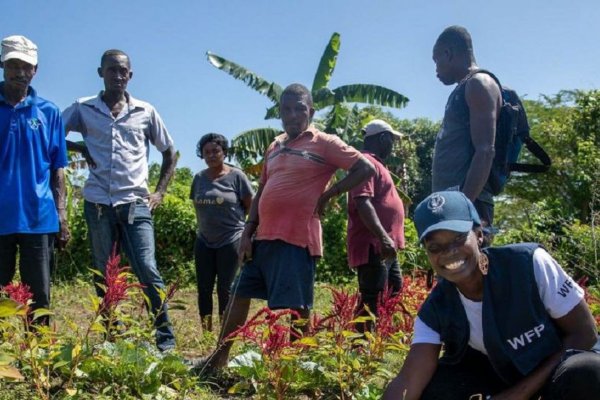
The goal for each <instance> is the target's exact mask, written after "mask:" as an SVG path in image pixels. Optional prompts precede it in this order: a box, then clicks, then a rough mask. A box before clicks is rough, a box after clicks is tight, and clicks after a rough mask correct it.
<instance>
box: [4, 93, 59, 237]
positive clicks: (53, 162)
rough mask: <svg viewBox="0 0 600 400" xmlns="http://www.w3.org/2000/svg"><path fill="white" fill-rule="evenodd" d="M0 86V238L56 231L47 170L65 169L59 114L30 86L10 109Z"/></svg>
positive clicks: (54, 207)
mask: <svg viewBox="0 0 600 400" xmlns="http://www.w3.org/2000/svg"><path fill="white" fill-rule="evenodd" d="M3 93H4V82H1V83H0V235H8V234H13V233H36V234H39V233H52V232H58V214H57V212H56V206H55V204H54V198H53V196H52V189H51V185H50V179H51V172H52V171H53V170H56V169H59V168H63V167H65V166H66V165H67V148H66V142H65V131H64V127H63V123H62V118H61V115H60V110H59V109H58V107H56V106H55V105H54V104H53V103H51V102H49V101H47V100H45V99H43V98H41V97H38V96H37V94H36V92H35V90H34V89H33V88H32V87H29V90H28V93H27V98H25V100H23V101H22V102H21V103H19V104H17V105H16V106H15V107H13V106H12V105H10V104H9V103H8V102H7V101H6V100H5V98H4V95H3Z"/></svg>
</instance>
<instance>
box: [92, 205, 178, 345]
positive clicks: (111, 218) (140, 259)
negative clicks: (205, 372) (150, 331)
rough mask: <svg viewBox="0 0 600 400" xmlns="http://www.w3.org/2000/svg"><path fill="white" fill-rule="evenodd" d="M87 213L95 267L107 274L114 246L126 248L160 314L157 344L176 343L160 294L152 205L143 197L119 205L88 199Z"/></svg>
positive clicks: (153, 308)
mask: <svg viewBox="0 0 600 400" xmlns="http://www.w3.org/2000/svg"><path fill="white" fill-rule="evenodd" d="M84 214H85V220H86V222H87V225H88V235H89V237H90V242H91V245H92V258H93V262H94V268H95V269H97V270H98V271H100V272H102V274H103V275H104V271H105V266H106V263H107V261H108V258H109V257H110V255H111V253H112V251H113V248H115V247H116V249H117V251H119V250H120V248H122V249H123V250H124V251H125V254H126V255H127V258H128V259H129V262H130V263H131V268H132V270H133V272H134V273H135V275H136V276H137V278H138V279H139V281H140V283H141V284H142V285H144V287H145V288H144V293H145V294H146V296H147V297H148V299H149V300H150V307H151V310H152V313H153V314H154V315H155V317H156V319H155V322H154V324H155V327H156V346H157V347H158V348H159V349H160V350H167V349H169V348H172V347H173V346H175V335H174V334H173V328H172V326H171V323H170V322H169V315H168V311H167V305H166V304H163V302H162V300H161V299H160V294H159V290H164V288H165V284H164V282H163V280H162V277H161V276H160V273H159V272H158V268H157V266H156V258H155V257H154V224H153V222H152V215H151V214H150V209H149V208H148V206H147V205H146V204H145V203H144V202H143V201H142V200H138V201H136V202H133V203H127V204H121V205H118V206H107V205H104V204H96V203H91V202H89V201H86V202H85V203H84ZM96 280H97V281H100V282H101V283H104V282H103V280H102V278H99V277H97V278H96ZM96 293H97V294H98V296H103V295H104V293H103V290H102V289H101V288H100V287H98V286H96Z"/></svg>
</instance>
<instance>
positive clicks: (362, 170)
mask: <svg viewBox="0 0 600 400" xmlns="http://www.w3.org/2000/svg"><path fill="white" fill-rule="evenodd" d="M373 174H375V167H374V166H373V164H371V162H370V161H369V160H367V159H366V158H364V157H362V156H361V157H360V158H359V159H358V160H356V162H355V163H354V164H353V165H352V167H350V169H349V170H348V174H347V175H346V176H345V177H344V178H343V179H341V180H340V181H339V182H337V183H336V184H335V185H332V186H331V187H330V188H329V189H327V190H326V191H325V192H323V194H322V195H321V197H319V200H317V206H316V207H315V214H317V215H323V213H324V212H325V207H326V206H327V203H329V200H331V199H332V198H333V197H335V196H338V195H340V194H342V193H345V192H347V191H348V190H350V189H352V188H353V187H355V186H357V185H359V184H360V183H362V182H364V181H365V180H367V179H368V178H369V177H371V176H372V175H373Z"/></svg>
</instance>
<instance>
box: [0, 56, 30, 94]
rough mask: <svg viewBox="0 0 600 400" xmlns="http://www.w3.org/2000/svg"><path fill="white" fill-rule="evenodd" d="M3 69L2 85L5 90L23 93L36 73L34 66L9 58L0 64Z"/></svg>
mask: <svg viewBox="0 0 600 400" xmlns="http://www.w3.org/2000/svg"><path fill="white" fill-rule="evenodd" d="M2 68H4V85H5V89H6V90H15V91H25V90H27V88H28V87H29V84H30V83H31V80H32V79H33V77H34V76H35V73H36V71H37V66H36V65H31V64H29V63H26V62H25V61H23V60H19V59H17V58H11V59H10V60H6V61H4V62H3V63H2Z"/></svg>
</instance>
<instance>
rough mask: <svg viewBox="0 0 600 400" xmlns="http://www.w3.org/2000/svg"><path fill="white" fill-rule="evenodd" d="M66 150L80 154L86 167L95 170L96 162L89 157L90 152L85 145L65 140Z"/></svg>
mask: <svg viewBox="0 0 600 400" xmlns="http://www.w3.org/2000/svg"><path fill="white" fill-rule="evenodd" d="M67 150H69V151H76V152H78V153H81V155H82V156H83V158H84V159H85V162H86V163H87V165H88V166H89V167H90V168H92V169H94V168H96V162H95V161H94V159H93V158H92V156H91V155H90V152H89V151H88V148H87V146H86V145H85V144H83V143H77V142H72V141H70V140H67Z"/></svg>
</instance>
